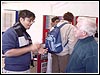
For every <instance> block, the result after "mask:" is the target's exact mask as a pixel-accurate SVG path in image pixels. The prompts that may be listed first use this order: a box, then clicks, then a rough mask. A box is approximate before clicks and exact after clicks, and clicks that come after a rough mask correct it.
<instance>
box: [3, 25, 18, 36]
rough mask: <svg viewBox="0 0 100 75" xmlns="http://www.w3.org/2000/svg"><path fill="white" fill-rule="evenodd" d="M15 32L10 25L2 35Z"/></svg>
mask: <svg viewBox="0 0 100 75" xmlns="http://www.w3.org/2000/svg"><path fill="white" fill-rule="evenodd" d="M15 34H16V33H15V31H14V29H13V28H12V27H10V28H8V29H7V30H6V31H5V32H4V35H9V36H10V35H13V36H14V35H15Z"/></svg>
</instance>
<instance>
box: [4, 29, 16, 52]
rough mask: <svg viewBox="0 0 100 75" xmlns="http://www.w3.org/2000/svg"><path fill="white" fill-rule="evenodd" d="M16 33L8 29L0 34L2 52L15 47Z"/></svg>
mask: <svg viewBox="0 0 100 75" xmlns="http://www.w3.org/2000/svg"><path fill="white" fill-rule="evenodd" d="M16 39H17V38H16V34H15V33H14V31H13V30H11V29H9V30H7V31H6V32H4V34H3V35H2V53H3V54H4V53H5V52H6V51H8V50H10V49H13V48H15V47H16V45H17V44H16V43H17V42H16Z"/></svg>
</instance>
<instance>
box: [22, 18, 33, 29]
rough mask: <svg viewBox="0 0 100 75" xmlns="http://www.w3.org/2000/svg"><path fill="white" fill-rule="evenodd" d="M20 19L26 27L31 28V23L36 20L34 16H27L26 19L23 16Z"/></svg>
mask: <svg viewBox="0 0 100 75" xmlns="http://www.w3.org/2000/svg"><path fill="white" fill-rule="evenodd" d="M20 21H21V23H22V25H23V26H24V27H25V29H29V28H30V27H31V25H32V24H33V23H34V22H35V21H34V19H33V17H30V18H27V17H26V18H25V19H23V18H21V19H20Z"/></svg>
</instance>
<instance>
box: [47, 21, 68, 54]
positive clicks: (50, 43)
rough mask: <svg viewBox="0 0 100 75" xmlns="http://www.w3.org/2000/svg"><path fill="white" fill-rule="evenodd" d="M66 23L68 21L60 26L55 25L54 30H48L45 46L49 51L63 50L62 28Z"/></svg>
mask: <svg viewBox="0 0 100 75" xmlns="http://www.w3.org/2000/svg"><path fill="white" fill-rule="evenodd" d="M65 24H67V23H63V24H62V25H60V26H59V27H57V26H55V27H54V29H53V30H52V31H50V32H48V35H47V37H46V40H45V47H46V48H48V52H49V53H52V54H53V53H60V52H61V51H62V50H63V47H62V40H61V33H60V28H61V27H62V26H64V25H65ZM67 43H68V41H67ZM67 43H66V44H65V45H64V47H65V46H66V45H67Z"/></svg>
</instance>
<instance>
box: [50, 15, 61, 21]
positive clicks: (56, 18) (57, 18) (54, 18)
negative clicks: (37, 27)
mask: <svg viewBox="0 0 100 75" xmlns="http://www.w3.org/2000/svg"><path fill="white" fill-rule="evenodd" d="M56 20H60V19H59V17H58V16H55V17H53V18H52V19H51V21H52V22H55V21H56Z"/></svg>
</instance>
